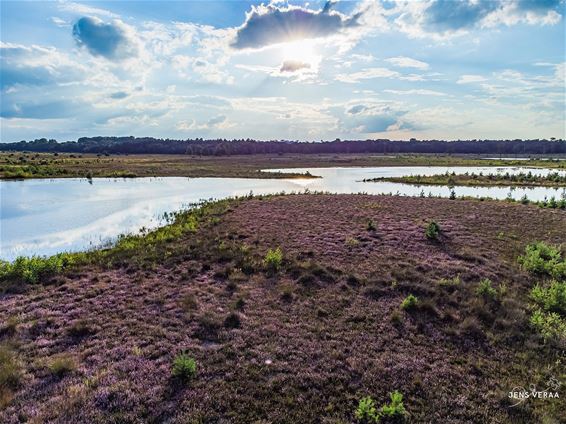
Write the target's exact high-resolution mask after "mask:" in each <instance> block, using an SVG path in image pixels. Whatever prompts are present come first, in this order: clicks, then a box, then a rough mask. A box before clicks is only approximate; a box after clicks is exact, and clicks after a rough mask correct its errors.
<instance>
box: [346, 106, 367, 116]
mask: <svg viewBox="0 0 566 424" xmlns="http://www.w3.org/2000/svg"><path fill="white" fill-rule="evenodd" d="M366 109H367V106H365V105H355V106H352V107H351V108H349V109H348V110H346V113H349V114H350V115H356V114H357V113H361V112H363V111H364V110H366Z"/></svg>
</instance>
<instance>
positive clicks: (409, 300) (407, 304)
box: [401, 294, 419, 310]
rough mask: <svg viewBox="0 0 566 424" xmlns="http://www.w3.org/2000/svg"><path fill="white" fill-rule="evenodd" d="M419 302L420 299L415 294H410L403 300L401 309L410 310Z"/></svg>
mask: <svg viewBox="0 0 566 424" xmlns="http://www.w3.org/2000/svg"><path fill="white" fill-rule="evenodd" d="M418 303H419V299H418V298H417V297H416V296H415V295H413V294H409V295H408V296H407V297H406V298H405V299H403V301H402V302H401V309H405V310H410V309H413V308H414V307H415V306H417V304H418Z"/></svg>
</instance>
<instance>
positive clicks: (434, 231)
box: [425, 221, 440, 240]
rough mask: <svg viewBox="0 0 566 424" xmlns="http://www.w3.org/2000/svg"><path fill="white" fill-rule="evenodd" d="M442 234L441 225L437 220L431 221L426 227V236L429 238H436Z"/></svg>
mask: <svg viewBox="0 0 566 424" xmlns="http://www.w3.org/2000/svg"><path fill="white" fill-rule="evenodd" d="M439 234H440V225H438V224H437V223H436V222H434V221H431V222H429V223H428V225H427V226H426V228H425V236H426V238H427V239H429V240H436V239H438V236H439Z"/></svg>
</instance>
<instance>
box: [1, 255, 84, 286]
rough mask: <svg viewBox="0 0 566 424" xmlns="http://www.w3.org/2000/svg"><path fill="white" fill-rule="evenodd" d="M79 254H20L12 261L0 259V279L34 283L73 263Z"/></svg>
mask: <svg viewBox="0 0 566 424" xmlns="http://www.w3.org/2000/svg"><path fill="white" fill-rule="evenodd" d="M80 255H81V254H80V253H79V254H71V253H60V254H58V255H54V256H50V257H43V256H30V257H26V256H20V257H18V258H17V259H16V260H15V261H14V262H12V263H10V262H6V261H0V280H11V281H15V282H18V283H27V284H36V283H38V282H40V281H41V280H42V279H44V278H48V277H51V276H53V275H56V274H58V273H60V272H62V271H63V270H65V269H66V268H67V267H69V266H71V265H73V264H74V263H75V262H76V259H78V258H79V257H80Z"/></svg>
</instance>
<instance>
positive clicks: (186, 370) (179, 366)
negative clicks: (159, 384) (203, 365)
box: [171, 352, 197, 380]
mask: <svg viewBox="0 0 566 424" xmlns="http://www.w3.org/2000/svg"><path fill="white" fill-rule="evenodd" d="M196 373H197V362H196V361H195V360H194V358H192V357H190V356H189V355H187V354H186V353H185V352H182V353H180V354H179V355H177V356H176V357H175V359H173V366H172V368H171V374H173V377H177V378H179V379H181V380H190V379H191V378H193V377H194V376H195V375H196Z"/></svg>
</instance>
